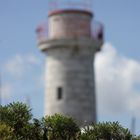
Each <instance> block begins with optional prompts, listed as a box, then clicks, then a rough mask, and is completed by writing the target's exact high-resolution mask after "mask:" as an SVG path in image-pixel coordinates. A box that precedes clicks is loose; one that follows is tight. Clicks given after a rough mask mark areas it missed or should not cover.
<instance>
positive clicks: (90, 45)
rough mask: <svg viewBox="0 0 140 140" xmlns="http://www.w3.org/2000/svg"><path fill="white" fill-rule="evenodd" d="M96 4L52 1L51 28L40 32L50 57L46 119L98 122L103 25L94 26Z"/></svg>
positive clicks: (41, 45)
mask: <svg viewBox="0 0 140 140" xmlns="http://www.w3.org/2000/svg"><path fill="white" fill-rule="evenodd" d="M92 1H93V0H79V1H78V0H77V1H76V0H65V1H64V0H50V2H49V8H50V10H49V12H48V20H47V25H40V26H39V27H38V28H37V34H38V47H39V49H40V50H41V51H42V52H43V53H45V54H46V62H45V63H46V70H45V76H46V81H45V115H53V114H55V113H60V114H63V115H69V116H71V117H73V118H74V119H75V120H77V122H78V123H79V125H80V126H83V125H84V122H85V121H86V123H87V124H90V123H91V122H96V97H95V82H94V67H93V63H94V56H95V53H96V52H97V51H99V50H100V48H101V46H102V44H103V29H102V26H101V24H92V23H94V22H93V13H92V10H91V9H92V6H91V2H92Z"/></svg>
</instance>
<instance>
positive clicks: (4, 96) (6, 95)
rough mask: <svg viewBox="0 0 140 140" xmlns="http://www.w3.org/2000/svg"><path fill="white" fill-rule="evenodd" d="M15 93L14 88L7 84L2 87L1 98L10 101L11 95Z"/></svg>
mask: <svg viewBox="0 0 140 140" xmlns="http://www.w3.org/2000/svg"><path fill="white" fill-rule="evenodd" d="M12 92H13V88H12V86H11V85H9V84H6V85H2V86H1V98H2V100H3V99H9V98H10V95H11V93H12Z"/></svg>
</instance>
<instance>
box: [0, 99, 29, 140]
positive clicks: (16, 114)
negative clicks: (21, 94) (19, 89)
mask: <svg viewBox="0 0 140 140" xmlns="http://www.w3.org/2000/svg"><path fill="white" fill-rule="evenodd" d="M31 118H32V114H31V109H29V107H28V106H27V105H25V104H23V103H19V102H17V103H10V104H8V105H6V106H4V107H2V106H1V107H0V122H2V123H5V124H6V125H8V126H10V127H11V128H12V129H13V133H14V134H15V135H16V137H17V138H18V139H25V138H27V137H28V134H29V128H30V122H29V121H30V120H31Z"/></svg>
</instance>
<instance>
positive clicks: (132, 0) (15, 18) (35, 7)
mask: <svg viewBox="0 0 140 140" xmlns="http://www.w3.org/2000/svg"><path fill="white" fill-rule="evenodd" d="M47 11H48V4H47V0H39V1H37V0H24V1H21V0H12V1H11V0H0V64H1V65H0V75H1V82H2V89H1V92H2V105H5V104H8V103H10V102H13V101H22V102H28V103H29V104H30V106H31V108H32V109H33V114H34V117H42V116H43V109H44V104H43V102H44V73H45V69H44V68H45V65H44V64H45V59H46V58H45V55H44V54H42V53H41V52H40V51H39V49H38V47H37V37H36V33H35V30H36V27H37V25H38V24H39V23H40V22H44V21H47ZM93 11H94V18H95V20H98V21H101V22H102V23H103V24H104V36H105V42H104V45H103V47H102V51H101V52H99V53H98V54H97V55H96V59H95V64H94V65H95V75H96V94H97V106H98V121H119V122H120V123H121V124H122V125H123V126H125V127H128V128H130V126H131V119H132V118H133V117H135V118H136V131H135V133H137V134H140V125H139V124H140V112H139V108H140V55H139V53H140V41H139V40H140V39H139V38H140V28H139V25H140V15H139V13H140V1H139V0H116V1H113V0H94V1H93Z"/></svg>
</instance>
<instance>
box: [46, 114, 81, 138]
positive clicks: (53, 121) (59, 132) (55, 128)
mask: <svg viewBox="0 0 140 140" xmlns="http://www.w3.org/2000/svg"><path fill="white" fill-rule="evenodd" d="M44 124H45V126H46V128H47V130H48V138H49V140H76V137H77V134H78V132H80V129H79V127H78V126H77V124H76V123H75V122H74V120H73V119H72V118H70V117H65V116H62V115H59V114H55V115H54V116H47V117H46V118H44Z"/></svg>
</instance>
